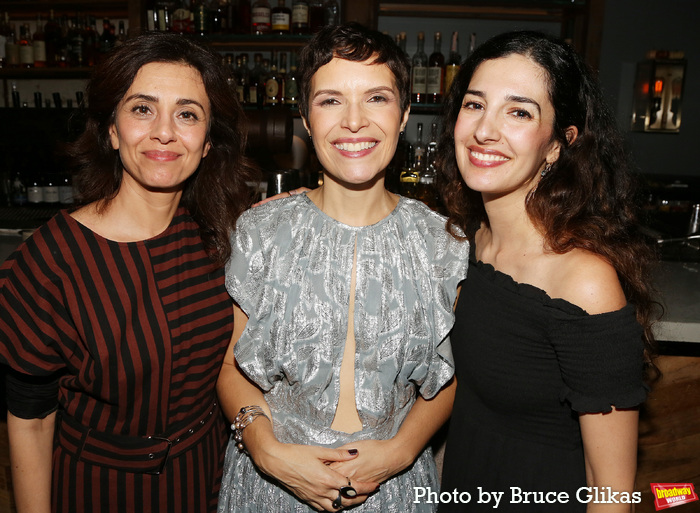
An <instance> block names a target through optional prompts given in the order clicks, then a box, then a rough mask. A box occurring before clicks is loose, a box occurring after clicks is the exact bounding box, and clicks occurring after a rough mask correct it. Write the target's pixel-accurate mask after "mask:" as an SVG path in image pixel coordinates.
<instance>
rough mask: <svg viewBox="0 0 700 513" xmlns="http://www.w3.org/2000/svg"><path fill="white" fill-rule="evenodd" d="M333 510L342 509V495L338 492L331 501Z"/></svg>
mask: <svg viewBox="0 0 700 513" xmlns="http://www.w3.org/2000/svg"><path fill="white" fill-rule="evenodd" d="M333 508H334V509H343V494H342V492H341V491H340V490H338V496H337V497H336V498H335V499H334V500H333Z"/></svg>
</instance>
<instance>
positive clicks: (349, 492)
mask: <svg viewBox="0 0 700 513" xmlns="http://www.w3.org/2000/svg"><path fill="white" fill-rule="evenodd" d="M338 491H339V492H340V495H342V496H343V497H345V498H346V499H354V498H355V497H357V490H355V489H354V488H353V487H352V483H351V482H350V479H348V485H347V486H341V487H340V488H339V489H338Z"/></svg>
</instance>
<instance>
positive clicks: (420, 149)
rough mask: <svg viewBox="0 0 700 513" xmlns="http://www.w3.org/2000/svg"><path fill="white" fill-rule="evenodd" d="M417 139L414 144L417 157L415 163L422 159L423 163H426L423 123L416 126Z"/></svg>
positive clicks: (414, 152) (414, 153)
mask: <svg viewBox="0 0 700 513" xmlns="http://www.w3.org/2000/svg"><path fill="white" fill-rule="evenodd" d="M416 132H417V138H416V142H415V143H413V155H414V157H415V162H418V160H419V159H420V160H421V162H423V163H425V143H424V142H423V123H417V124H416Z"/></svg>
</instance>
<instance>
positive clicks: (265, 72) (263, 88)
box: [258, 59, 271, 108]
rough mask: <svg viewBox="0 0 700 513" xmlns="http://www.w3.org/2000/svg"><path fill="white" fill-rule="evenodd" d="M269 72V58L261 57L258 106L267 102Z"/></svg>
mask: <svg viewBox="0 0 700 513" xmlns="http://www.w3.org/2000/svg"><path fill="white" fill-rule="evenodd" d="M270 73H271V70H270V59H263V60H262V73H261V74H260V79H259V86H260V87H258V108H262V106H263V105H266V104H267V79H268V78H270Z"/></svg>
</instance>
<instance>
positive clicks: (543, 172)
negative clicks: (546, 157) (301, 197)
mask: <svg viewBox="0 0 700 513" xmlns="http://www.w3.org/2000/svg"><path fill="white" fill-rule="evenodd" d="M551 169H552V164H551V163H549V162H547V164H545V166H544V169H543V170H542V173H541V175H542V178H544V175H546V174H547V173H549V171H550V170H551Z"/></svg>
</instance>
